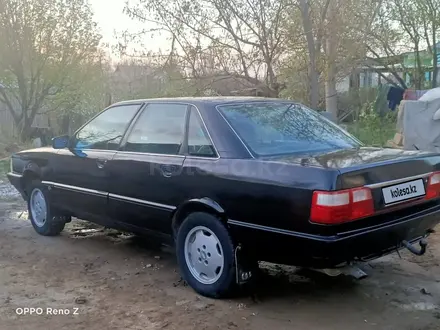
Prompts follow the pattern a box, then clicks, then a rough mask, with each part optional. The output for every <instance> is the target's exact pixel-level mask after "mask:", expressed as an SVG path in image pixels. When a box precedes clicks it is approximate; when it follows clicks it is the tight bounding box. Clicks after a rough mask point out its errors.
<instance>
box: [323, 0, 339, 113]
mask: <svg viewBox="0 0 440 330" xmlns="http://www.w3.org/2000/svg"><path fill="white" fill-rule="evenodd" d="M334 14H335V3H334V1H333V2H332V3H331V4H330V8H329V20H328V29H327V30H328V34H327V38H326V47H325V48H326V51H327V74H326V79H325V107H326V110H327V111H328V112H330V113H331V114H332V115H333V116H334V117H335V118H338V96H337V91H336V74H337V72H336V60H337V51H338V50H337V42H338V41H337V37H336V33H335V31H334V30H335V29H333V25H334V24H335V20H336V15H334Z"/></svg>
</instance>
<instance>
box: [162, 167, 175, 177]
mask: <svg viewBox="0 0 440 330" xmlns="http://www.w3.org/2000/svg"><path fill="white" fill-rule="evenodd" d="M179 168H180V166H175V165H160V171H161V174H162V176H164V177H165V178H170V177H172V176H173V174H174V173H175V172H177V171H178V169H179Z"/></svg>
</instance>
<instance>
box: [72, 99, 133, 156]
mask: <svg viewBox="0 0 440 330" xmlns="http://www.w3.org/2000/svg"><path fill="white" fill-rule="evenodd" d="M139 107H140V104H132V105H121V106H116V107H112V108H109V109H107V110H105V111H104V112H102V113H101V114H99V115H98V116H97V117H95V118H94V119H92V120H91V121H90V122H89V123H88V124H87V125H85V126H84V127H83V128H82V129H81V130H80V131H79V132H78V133H77V134H76V137H75V138H76V139H75V148H78V149H100V150H117V149H118V147H119V144H120V142H121V139H122V136H123V135H124V132H125V130H126V129H127V126H128V124H129V123H130V121H131V120H132V119H133V117H134V115H135V114H136V112H137V110H138V109H139Z"/></svg>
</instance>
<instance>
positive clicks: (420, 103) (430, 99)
mask: <svg viewBox="0 0 440 330" xmlns="http://www.w3.org/2000/svg"><path fill="white" fill-rule="evenodd" d="M422 92H423V93H422ZM413 94H414V93H413ZM413 94H408V95H411V96H412V98H411V97H407V98H405V99H404V100H403V101H402V102H401V103H400V105H399V108H398V115H397V125H396V134H395V135H394V139H392V140H389V141H388V142H387V146H389V147H392V148H403V149H405V150H424V151H433V152H440V88H434V89H430V90H428V91H421V92H420V93H419V94H415V95H416V96H417V97H418V98H416V99H414V95H413ZM419 95H421V96H420V97H419Z"/></svg>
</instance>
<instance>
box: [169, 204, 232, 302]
mask: <svg viewBox="0 0 440 330" xmlns="http://www.w3.org/2000/svg"><path fill="white" fill-rule="evenodd" d="M176 250H177V251H176V252H177V260H178V263H179V267H180V271H181V274H182V277H183V279H184V280H185V281H186V282H187V283H188V284H189V285H190V286H191V287H192V288H193V289H194V290H195V291H196V292H198V293H200V294H201V295H203V296H207V297H213V298H220V297H223V296H225V295H227V294H229V293H230V292H231V290H232V289H233V287H234V285H235V258H234V244H233V242H232V239H231V237H230V235H229V233H228V230H227V229H226V227H225V226H224V225H223V223H222V222H221V221H220V220H219V219H218V218H216V217H215V216H213V215H211V214H208V213H203V212H195V213H191V214H189V215H188V216H187V218H186V219H185V220H184V221H183V223H182V224H181V226H180V227H179V230H178V232H177V239H176Z"/></svg>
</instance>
